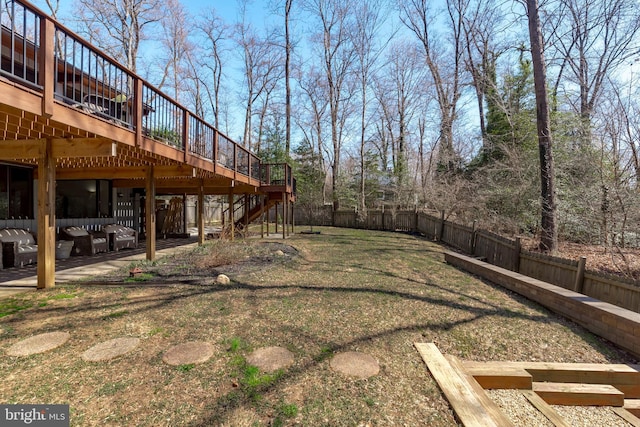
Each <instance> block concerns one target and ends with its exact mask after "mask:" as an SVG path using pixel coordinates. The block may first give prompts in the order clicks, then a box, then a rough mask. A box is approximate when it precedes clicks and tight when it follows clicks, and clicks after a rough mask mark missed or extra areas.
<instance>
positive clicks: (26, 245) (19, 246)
mask: <svg viewBox="0 0 640 427" xmlns="http://www.w3.org/2000/svg"><path fill="white" fill-rule="evenodd" d="M0 242H1V243H2V265H0V267H2V268H9V267H22V266H25V265H27V264H35V263H36V262H37V261H38V246H37V244H36V238H35V236H34V235H33V234H32V233H31V232H30V231H29V230H25V229H22V228H3V229H0Z"/></svg>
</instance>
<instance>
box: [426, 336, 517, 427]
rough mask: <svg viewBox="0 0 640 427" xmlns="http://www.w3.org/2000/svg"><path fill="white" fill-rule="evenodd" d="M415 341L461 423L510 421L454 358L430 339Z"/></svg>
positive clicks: (486, 426)
mask: <svg viewBox="0 0 640 427" xmlns="http://www.w3.org/2000/svg"><path fill="white" fill-rule="evenodd" d="M414 345H415V347H416V349H417V350H418V353H420V356H421V357H422V360H424V362H425V363H426V364H427V367H428V368H429V371H430V372H431V375H433V377H434V378H435V380H436V382H437V383H438V386H439V387H440V389H441V390H442V392H443V393H444V395H445V396H446V398H447V400H448V401H449V404H450V405H451V407H452V408H453V410H454V411H455V413H456V415H457V416H458V419H459V420H460V422H461V423H462V424H463V425H464V426H466V427H475V426H477V427H490V426H512V425H513V424H512V423H511V422H510V421H509V419H508V418H507V417H506V416H505V415H504V414H503V413H502V412H501V411H500V408H499V407H498V405H496V403H495V402H493V401H492V400H491V398H489V396H487V394H486V393H485V392H484V390H483V389H482V387H481V386H480V384H478V383H477V382H476V381H475V380H474V379H473V377H472V376H471V375H469V374H467V373H466V372H464V369H462V364H461V363H460V362H459V361H457V359H449V360H447V359H446V358H445V357H444V356H443V355H442V353H440V350H438V348H437V347H436V345H435V344H433V343H415V344H414ZM456 365H459V366H456Z"/></svg>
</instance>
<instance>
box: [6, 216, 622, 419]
mask: <svg viewBox="0 0 640 427" xmlns="http://www.w3.org/2000/svg"><path fill="white" fill-rule="evenodd" d="M314 230H319V231H320V232H321V233H320V234H296V235H294V236H292V237H291V238H289V239H287V240H284V241H283V240H281V239H273V240H270V239H264V240H260V239H248V240H246V241H236V242H227V241H212V242H210V243H207V244H206V245H205V246H204V247H200V248H197V249H195V250H193V251H192V252H189V253H186V254H181V255H179V256H175V257H169V258H164V259H161V260H159V261H157V262H155V263H141V264H138V265H137V266H138V267H140V268H141V269H142V270H143V271H144V274H142V275H140V276H139V277H138V278H136V280H129V279H128V273H127V271H121V272H118V273H114V274H113V275H111V276H109V277H100V278H95V281H92V282H83V283H76V284H68V285H62V286H57V287H56V288H54V289H52V290H46V291H38V292H31V293H26V294H20V295H18V296H15V297H13V298H11V300H5V301H0V338H1V341H0V377H1V378H3V380H2V382H0V401H2V402H4V403H34V404H42V403H47V404H52V403H66V404H69V405H70V408H71V425H76V426H85V425H87V426H88V425H100V426H102V425H114V426H179V425H189V426H217V425H225V426H253V425H256V426H262V425H303V426H359V425H361V426H366V425H370V426H391V425H398V426H403V425H408V426H413V425H430V426H450V425H456V421H455V419H454V417H453V414H452V411H451V410H450V409H449V406H448V403H447V402H446V400H445V399H444V398H443V396H442V394H441V393H440V390H439V389H438V387H437V385H436V383H435V382H434V381H433V380H432V378H431V377H430V375H429V373H428V370H427V368H426V366H425V365H424V363H423V362H422V360H421V358H420V356H419V355H418V353H417V351H416V350H415V348H414V347H413V343H414V342H416V341H419V342H435V343H436V344H437V345H438V347H439V349H440V350H441V351H442V352H443V353H449V354H454V355H456V356H458V357H460V358H462V359H470V360H478V361H483V360H514V361H554V362H593V363H627V362H630V361H632V359H631V358H630V357H629V356H627V355H625V353H623V352H620V351H618V350H616V349H615V348H614V347H611V346H610V345H609V344H607V343H605V342H602V341H601V340H600V339H599V338H597V337H594V336H593V335H591V334H590V333H588V332H586V331H585V330H583V329H582V328H580V327H577V326H576V325H575V324H573V323H571V322H568V321H566V320H564V319H561V318H559V317H557V316H555V315H553V314H550V313H549V312H548V311H547V310H545V309H544V308H542V307H540V306H539V305H537V304H534V303H531V302H529V301H527V300H525V299H523V298H521V297H519V296H517V295H515V294H513V293H511V292H509V291H506V290H504V289H502V288H499V287H497V286H494V285H491V284H488V283H485V282H483V281H481V280H478V279H477V278H474V277H472V276H469V275H468V274H465V273H463V272H461V271H458V270H456V269H455V268H453V267H451V266H449V265H447V264H445V263H444V262H443V255H442V253H441V247H440V246H438V245H436V244H434V243H433V242H429V241H427V240H425V239H423V238H420V237H416V236H412V235H407V234H401V233H389V232H375V231H364V230H351V229H337V228H322V227H319V228H316V227H314ZM219 273H224V274H226V275H228V276H229V277H230V278H231V284H229V285H218V284H216V283H215V278H216V276H217V275H218V274H219ZM53 331H61V332H70V333H71V339H70V340H69V341H68V342H67V343H66V344H64V345H63V346H61V347H59V348H57V349H54V350H52V351H49V352H46V353H43V354H37V355H33V356H28V357H20V358H18V357H10V356H7V355H6V350H7V349H8V348H9V347H10V346H11V345H12V344H14V343H16V342H18V341H20V340H22V339H24V338H28V337H30V336H32V335H36V334H39V333H43V332H53ZM119 337H136V338H140V339H141V343H140V345H139V346H138V347H136V348H135V350H133V351H132V352H130V353H128V354H125V355H123V356H121V357H118V358H116V359H113V360H110V361H106V362H86V361H84V360H83V359H82V358H81V357H80V356H81V355H82V353H83V352H84V351H86V350H87V349H89V348H91V347H92V346H94V345H96V344H98V343H100V342H103V341H107V340H110V339H113V338H119ZM187 341H206V342H209V343H211V344H212V345H213V346H214V348H215V352H214V355H213V357H212V358H210V359H209V360H208V361H207V362H204V363H201V364H195V365H192V364H189V365H181V366H177V367H176V366H170V365H168V364H165V363H164V362H163V361H162V357H163V354H164V352H165V351H166V350H167V349H169V348H170V347H172V346H174V345H176V344H180V343H184V342H187ZM268 346H281V347H285V348H287V349H289V350H290V351H291V352H293V353H294V355H295V362H294V364H293V365H292V366H291V367H289V368H287V369H286V370H282V371H278V372H275V373H273V374H270V375H264V374H263V373H260V372H257V371H256V369H255V368H253V367H252V366H249V365H248V364H247V363H246V360H245V358H246V357H247V355H248V354H250V353H251V351H253V350H255V349H258V348H260V347H268ZM345 351H358V352H364V353H368V354H370V355H371V356H373V357H374V358H375V359H376V360H377V361H378V362H379V364H380V373H379V374H378V375H377V376H374V377H371V378H368V379H364V380H363V379H353V378H349V377H346V376H344V375H343V374H341V373H338V372H334V371H332V370H331V369H330V367H329V362H330V359H331V358H332V357H333V356H334V355H335V354H337V353H340V352H345Z"/></svg>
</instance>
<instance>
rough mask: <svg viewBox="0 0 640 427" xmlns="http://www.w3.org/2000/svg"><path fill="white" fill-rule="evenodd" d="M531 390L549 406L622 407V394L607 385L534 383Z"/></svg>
mask: <svg viewBox="0 0 640 427" xmlns="http://www.w3.org/2000/svg"><path fill="white" fill-rule="evenodd" d="M532 389H533V391H534V392H535V393H536V394H537V395H538V396H540V397H541V398H542V399H543V400H544V401H545V402H547V403H548V404H550V405H575V406H620V407H622V406H623V405H624V393H622V392H621V391H620V390H618V389H617V388H615V387H613V386H611V385H608V384H582V383H550V382H543V383H541V382H534V383H533V387H532Z"/></svg>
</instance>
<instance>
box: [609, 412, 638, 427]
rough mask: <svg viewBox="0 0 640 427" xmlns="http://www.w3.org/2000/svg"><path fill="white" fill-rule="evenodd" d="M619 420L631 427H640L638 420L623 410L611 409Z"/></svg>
mask: <svg viewBox="0 0 640 427" xmlns="http://www.w3.org/2000/svg"><path fill="white" fill-rule="evenodd" d="M612 409H613V412H615V413H616V414H617V415H618V416H619V417H620V418H622V419H623V420H625V421H626V422H628V423H629V424H631V425H632V426H633V427H640V418H638V417H636V416H635V415H633V414H632V413H631V412H629V411H627V410H626V409H624V408H612Z"/></svg>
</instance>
